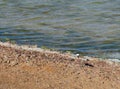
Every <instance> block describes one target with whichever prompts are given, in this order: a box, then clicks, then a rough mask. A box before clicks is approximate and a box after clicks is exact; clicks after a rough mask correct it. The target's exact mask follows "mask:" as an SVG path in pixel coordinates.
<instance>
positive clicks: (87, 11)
mask: <svg viewBox="0 0 120 89" xmlns="http://www.w3.org/2000/svg"><path fill="white" fill-rule="evenodd" d="M0 39H1V40H2V41H4V40H6V39H10V40H15V41H16V42H17V43H18V44H37V45H38V46H39V47H42V46H46V47H48V48H54V49H56V50H61V51H72V52H74V53H80V54H83V55H92V56H98V57H108V58H119V59H120V0H0Z"/></svg>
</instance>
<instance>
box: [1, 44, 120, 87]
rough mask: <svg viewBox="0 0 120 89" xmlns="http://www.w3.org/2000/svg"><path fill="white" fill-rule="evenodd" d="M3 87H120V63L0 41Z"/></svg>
mask: <svg viewBox="0 0 120 89" xmlns="http://www.w3.org/2000/svg"><path fill="white" fill-rule="evenodd" d="M0 89H120V63H115V62H111V61H105V60H99V59H97V58H90V59H89V57H88V58H87V57H86V58H84V57H79V58H78V57H73V56H71V54H67V53H66V54H65V53H64V54H62V53H60V52H55V51H46V50H43V49H40V48H34V47H25V46H17V45H12V44H9V43H2V42H0Z"/></svg>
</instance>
